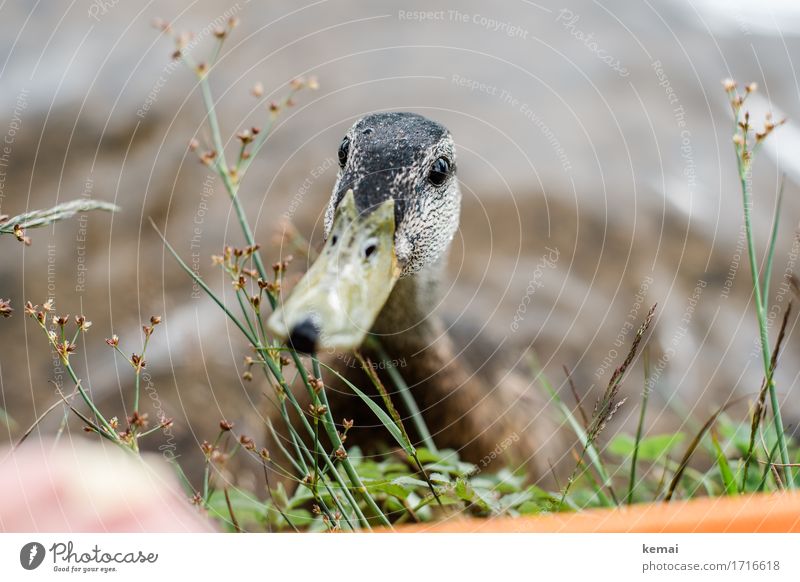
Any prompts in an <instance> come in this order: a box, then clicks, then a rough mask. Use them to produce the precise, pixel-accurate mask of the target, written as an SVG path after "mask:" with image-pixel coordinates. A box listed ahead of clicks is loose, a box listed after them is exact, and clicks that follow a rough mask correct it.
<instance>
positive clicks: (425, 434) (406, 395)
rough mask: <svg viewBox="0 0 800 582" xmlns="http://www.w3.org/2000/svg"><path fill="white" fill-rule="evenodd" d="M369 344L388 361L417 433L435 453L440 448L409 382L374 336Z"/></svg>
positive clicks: (387, 368)
mask: <svg viewBox="0 0 800 582" xmlns="http://www.w3.org/2000/svg"><path fill="white" fill-rule="evenodd" d="M367 346H368V347H369V348H370V349H373V350H375V351H376V352H377V354H378V357H379V358H380V359H381V360H383V361H384V362H387V366H386V372H387V374H389V378H390V379H391V381H392V383H393V384H394V387H395V388H396V389H397V392H398V393H399V394H400V399H401V400H402V401H403V404H404V405H405V407H406V409H407V410H408V414H409V416H410V417H411V422H413V423H414V427H415V428H416V429H417V434H419V437H420V439H422V443H423V444H424V445H425V447H426V448H427V449H428V450H429V451H432V452H434V453H436V452H438V449H437V448H436V445H435V444H434V442H433V437H432V436H431V432H430V431H429V430H428V425H427V424H426V423H425V419H424V418H422V412H420V410H419V406H417V402H416V400H414V396H413V395H412V394H411V390H410V389H409V388H408V384H406V381H405V380H404V379H403V376H402V375H401V374H400V372H398V371H397V368H396V367H395V366H392V365H388V364H389V363H390V362H391V360H390V359H389V354H387V353H386V350H385V349H384V348H383V346H382V345H381V344H380V342H379V341H378V340H377V339H375V338H373V337H368V338H367Z"/></svg>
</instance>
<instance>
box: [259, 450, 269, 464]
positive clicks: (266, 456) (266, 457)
mask: <svg viewBox="0 0 800 582" xmlns="http://www.w3.org/2000/svg"><path fill="white" fill-rule="evenodd" d="M258 454H259V455H261V458H262V459H264V460H265V461H266V462H267V463H269V461H270V456H269V451H268V450H267V449H261V450H260V451H259V452H258Z"/></svg>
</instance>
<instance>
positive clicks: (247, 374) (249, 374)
mask: <svg viewBox="0 0 800 582" xmlns="http://www.w3.org/2000/svg"><path fill="white" fill-rule="evenodd" d="M242 380H244V381H245V382H252V381H253V373H252V372H250V371H249V370H248V371H247V372H244V373H243V374H242Z"/></svg>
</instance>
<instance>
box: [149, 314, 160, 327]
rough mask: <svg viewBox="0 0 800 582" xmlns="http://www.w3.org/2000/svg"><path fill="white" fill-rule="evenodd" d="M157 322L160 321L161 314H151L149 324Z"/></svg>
mask: <svg viewBox="0 0 800 582" xmlns="http://www.w3.org/2000/svg"><path fill="white" fill-rule="evenodd" d="M159 323H161V316H160V315H151V316H150V325H152V326H153V327H155V326H156V325H158V324H159Z"/></svg>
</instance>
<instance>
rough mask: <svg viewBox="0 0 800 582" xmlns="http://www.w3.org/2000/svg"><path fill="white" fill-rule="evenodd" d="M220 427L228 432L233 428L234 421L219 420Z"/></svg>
mask: <svg viewBox="0 0 800 582" xmlns="http://www.w3.org/2000/svg"><path fill="white" fill-rule="evenodd" d="M219 429H220V430H221V431H223V432H227V431H229V430H232V429H233V423H232V422H228V421H227V420H220V421H219Z"/></svg>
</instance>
